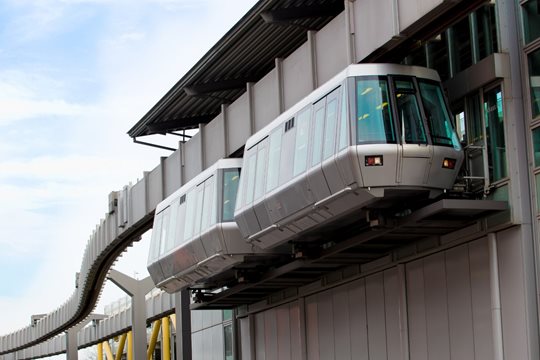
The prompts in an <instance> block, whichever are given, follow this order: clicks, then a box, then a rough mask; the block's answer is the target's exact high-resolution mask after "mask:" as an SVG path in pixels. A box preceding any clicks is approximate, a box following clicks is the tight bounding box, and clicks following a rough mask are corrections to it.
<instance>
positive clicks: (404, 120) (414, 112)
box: [396, 80, 427, 144]
mask: <svg viewBox="0 0 540 360" xmlns="http://www.w3.org/2000/svg"><path fill="white" fill-rule="evenodd" d="M396 88H397V90H396V92H397V93H396V102H397V111H398V121H399V126H400V129H401V139H402V141H403V142H404V143H407V144H426V143H427V138H426V131H425V129H424V123H423V121H422V117H421V116H420V109H419V107H418V100H417V99H416V94H415V91H414V84H413V82H412V81H410V80H399V81H396Z"/></svg>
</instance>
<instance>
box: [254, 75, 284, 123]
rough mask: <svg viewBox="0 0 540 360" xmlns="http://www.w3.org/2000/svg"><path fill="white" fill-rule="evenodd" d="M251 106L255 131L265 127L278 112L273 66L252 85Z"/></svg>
mask: <svg viewBox="0 0 540 360" xmlns="http://www.w3.org/2000/svg"><path fill="white" fill-rule="evenodd" d="M253 107H254V109H253V116H254V117H255V119H254V120H255V131H258V130H260V129H262V128H263V127H265V126H266V125H267V124H269V123H270V122H271V121H272V120H274V119H275V118H276V117H277V116H278V115H279V114H280V111H279V92H278V73H277V70H276V69H275V68H274V69H273V70H272V71H270V72H269V73H268V74H266V75H265V76H264V77H263V78H262V79H261V80H259V81H258V82H257V83H256V84H255V85H254V86H253Z"/></svg>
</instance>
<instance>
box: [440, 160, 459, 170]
mask: <svg viewBox="0 0 540 360" xmlns="http://www.w3.org/2000/svg"><path fill="white" fill-rule="evenodd" d="M442 167H443V169H450V170H452V169H454V168H455V167H456V159H450V158H444V160H443V162H442Z"/></svg>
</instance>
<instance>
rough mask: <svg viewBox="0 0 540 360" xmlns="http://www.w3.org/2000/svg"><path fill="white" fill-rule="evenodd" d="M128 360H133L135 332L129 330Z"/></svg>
mask: <svg viewBox="0 0 540 360" xmlns="http://www.w3.org/2000/svg"><path fill="white" fill-rule="evenodd" d="M127 343H128V348H127V360H133V330H129V332H128V335H127Z"/></svg>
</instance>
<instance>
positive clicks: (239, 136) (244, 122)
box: [225, 92, 251, 154]
mask: <svg viewBox="0 0 540 360" xmlns="http://www.w3.org/2000/svg"><path fill="white" fill-rule="evenodd" d="M225 117H226V119H227V121H226V122H227V124H226V125H227V129H226V131H227V137H228V139H229V144H228V145H229V148H228V149H227V153H228V154H231V153H233V152H235V151H236V150H238V149H240V148H241V147H242V146H244V144H245V143H246V140H247V139H248V137H249V136H250V135H251V125H250V121H251V119H250V114H249V103H248V95H247V92H246V93H244V94H242V96H240V97H239V98H238V99H236V101H235V102H233V103H232V104H231V105H229V106H227V107H226V108H225Z"/></svg>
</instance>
